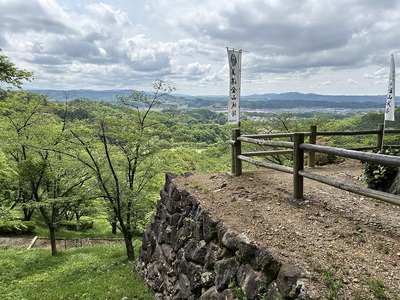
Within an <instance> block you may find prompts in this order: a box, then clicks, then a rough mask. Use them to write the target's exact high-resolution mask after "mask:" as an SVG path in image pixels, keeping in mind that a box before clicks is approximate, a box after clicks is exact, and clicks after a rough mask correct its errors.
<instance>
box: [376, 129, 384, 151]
mask: <svg viewBox="0 0 400 300" xmlns="http://www.w3.org/2000/svg"><path fill="white" fill-rule="evenodd" d="M384 130H385V126H384V125H383V124H382V123H380V124H378V135H377V138H376V148H378V149H379V150H383V135H384V132H383V131H384Z"/></svg>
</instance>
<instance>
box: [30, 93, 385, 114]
mask: <svg viewBox="0 0 400 300" xmlns="http://www.w3.org/2000/svg"><path fill="white" fill-rule="evenodd" d="M30 92H34V93H39V94H43V95H47V96H48V97H49V98H50V99H54V100H59V101H65V100H66V99H68V100H73V99H91V100H94V101H103V102H107V103H116V102H117V95H125V96H127V95H129V94H131V93H132V92H134V91H133V90H68V91H60V90H30ZM149 96H151V94H150V93H149ZM227 98H228V96H220V95H205V96H189V95H182V94H169V95H167V96H166V97H165V99H166V103H165V107H184V108H187V109H195V108H208V109H216V110H223V109H226V106H227V102H228V100H227ZM385 100H386V96H384V95H373V96H370V95H365V96H361V95H360V96H352V95H319V94H312V93H309V94H302V93H297V92H290V93H280V94H276V93H269V94H254V95H248V96H242V97H241V105H240V106H241V107H242V108H243V109H261V110H262V109H292V108H297V107H299V108H306V109H307V108H308V109H313V108H334V109H337V108H339V109H340V108H343V109H357V108H364V109H383V108H384V106H385Z"/></svg>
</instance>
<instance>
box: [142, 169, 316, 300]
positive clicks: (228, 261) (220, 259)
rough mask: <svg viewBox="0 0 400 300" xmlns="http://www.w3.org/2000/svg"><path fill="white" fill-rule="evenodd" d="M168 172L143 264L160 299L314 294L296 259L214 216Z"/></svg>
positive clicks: (303, 296)
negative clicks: (290, 261) (263, 245)
mask: <svg viewBox="0 0 400 300" xmlns="http://www.w3.org/2000/svg"><path fill="white" fill-rule="evenodd" d="M173 177H174V176H173V175H172V174H167V175H166V183H165V185H164V188H163V189H162V190H161V198H160V200H159V201H158V203H157V209H156V212H155V213H154V214H153V216H152V218H151V222H150V224H149V225H148V227H147V229H146V230H145V232H144V233H143V241H142V242H143V243H142V247H141V249H140V256H139V267H140V269H141V272H142V274H143V276H144V278H145V279H146V281H147V283H148V284H149V286H150V287H151V288H153V289H154V290H155V291H156V292H157V299H165V300H169V299H174V300H178V299H193V300H194V299H218V300H220V299H221V300H222V299H271V300H272V299H274V300H275V299H293V300H294V299H315V294H314V293H313V292H312V290H311V289H310V287H309V286H307V285H306V284H305V283H304V282H305V281H304V279H303V278H302V277H301V273H302V272H301V270H299V269H298V268H297V267H296V266H295V265H293V264H282V263H281V262H280V260H279V259H278V258H277V257H276V256H275V255H274V254H273V253H272V252H271V251H269V250H268V249H264V248H259V247H258V246H257V245H256V243H254V242H252V241H250V240H249V239H248V238H247V237H246V236H245V235H244V234H241V233H238V232H235V231H234V230H231V229H230V228H228V227H226V226H224V224H223V223H222V222H217V221H214V220H213V219H212V217H211V216H210V214H209V213H208V212H207V211H205V210H204V209H203V208H202V207H201V205H200V203H199V201H198V200H197V199H196V198H195V197H193V196H192V195H190V194H189V193H188V192H187V191H185V190H179V188H178V187H177V186H176V185H175V184H174V183H173Z"/></svg>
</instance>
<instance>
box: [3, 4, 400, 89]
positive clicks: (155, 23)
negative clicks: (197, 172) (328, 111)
mask: <svg viewBox="0 0 400 300" xmlns="http://www.w3.org/2000/svg"><path fill="white" fill-rule="evenodd" d="M0 24H1V25H0V48H1V49H2V50H3V54H4V55H6V56H7V57H8V58H9V59H10V60H11V61H12V62H13V63H15V64H16V65H17V67H19V68H21V69H25V70H28V71H33V72H34V81H33V82H26V83H24V85H23V88H24V89H58V90H71V89H95V90H105V89H132V90H142V91H149V90H151V89H152V86H151V83H152V82H155V81H156V80H158V79H160V80H163V81H165V82H167V83H168V84H170V85H172V86H173V87H175V88H176V93H180V94H187V95H225V94H226V95H228V90H229V69H228V68H229V66H228V57H227V51H226V48H227V47H229V48H234V49H242V50H243V55H242V87H241V92H242V95H251V94H264V93H285V92H300V93H318V94H324V95H385V94H386V92H387V86H388V77H389V62H390V55H391V54H393V55H394V57H395V60H398V61H399V65H400V1H399V0H379V1H377V0H264V1H261V0H229V1H228V0H201V1H199V0H191V1H186V0H103V1H97V0H0Z"/></svg>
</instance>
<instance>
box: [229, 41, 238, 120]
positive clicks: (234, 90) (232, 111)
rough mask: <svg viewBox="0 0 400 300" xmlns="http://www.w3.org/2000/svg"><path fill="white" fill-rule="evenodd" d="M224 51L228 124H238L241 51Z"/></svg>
mask: <svg viewBox="0 0 400 300" xmlns="http://www.w3.org/2000/svg"><path fill="white" fill-rule="evenodd" d="M226 49H227V50H228V61H229V102H228V123H229V124H239V117H240V105H239V102H240V85H241V82H240V80H241V78H240V77H241V63H242V50H236V51H235V49H228V48H226Z"/></svg>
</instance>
